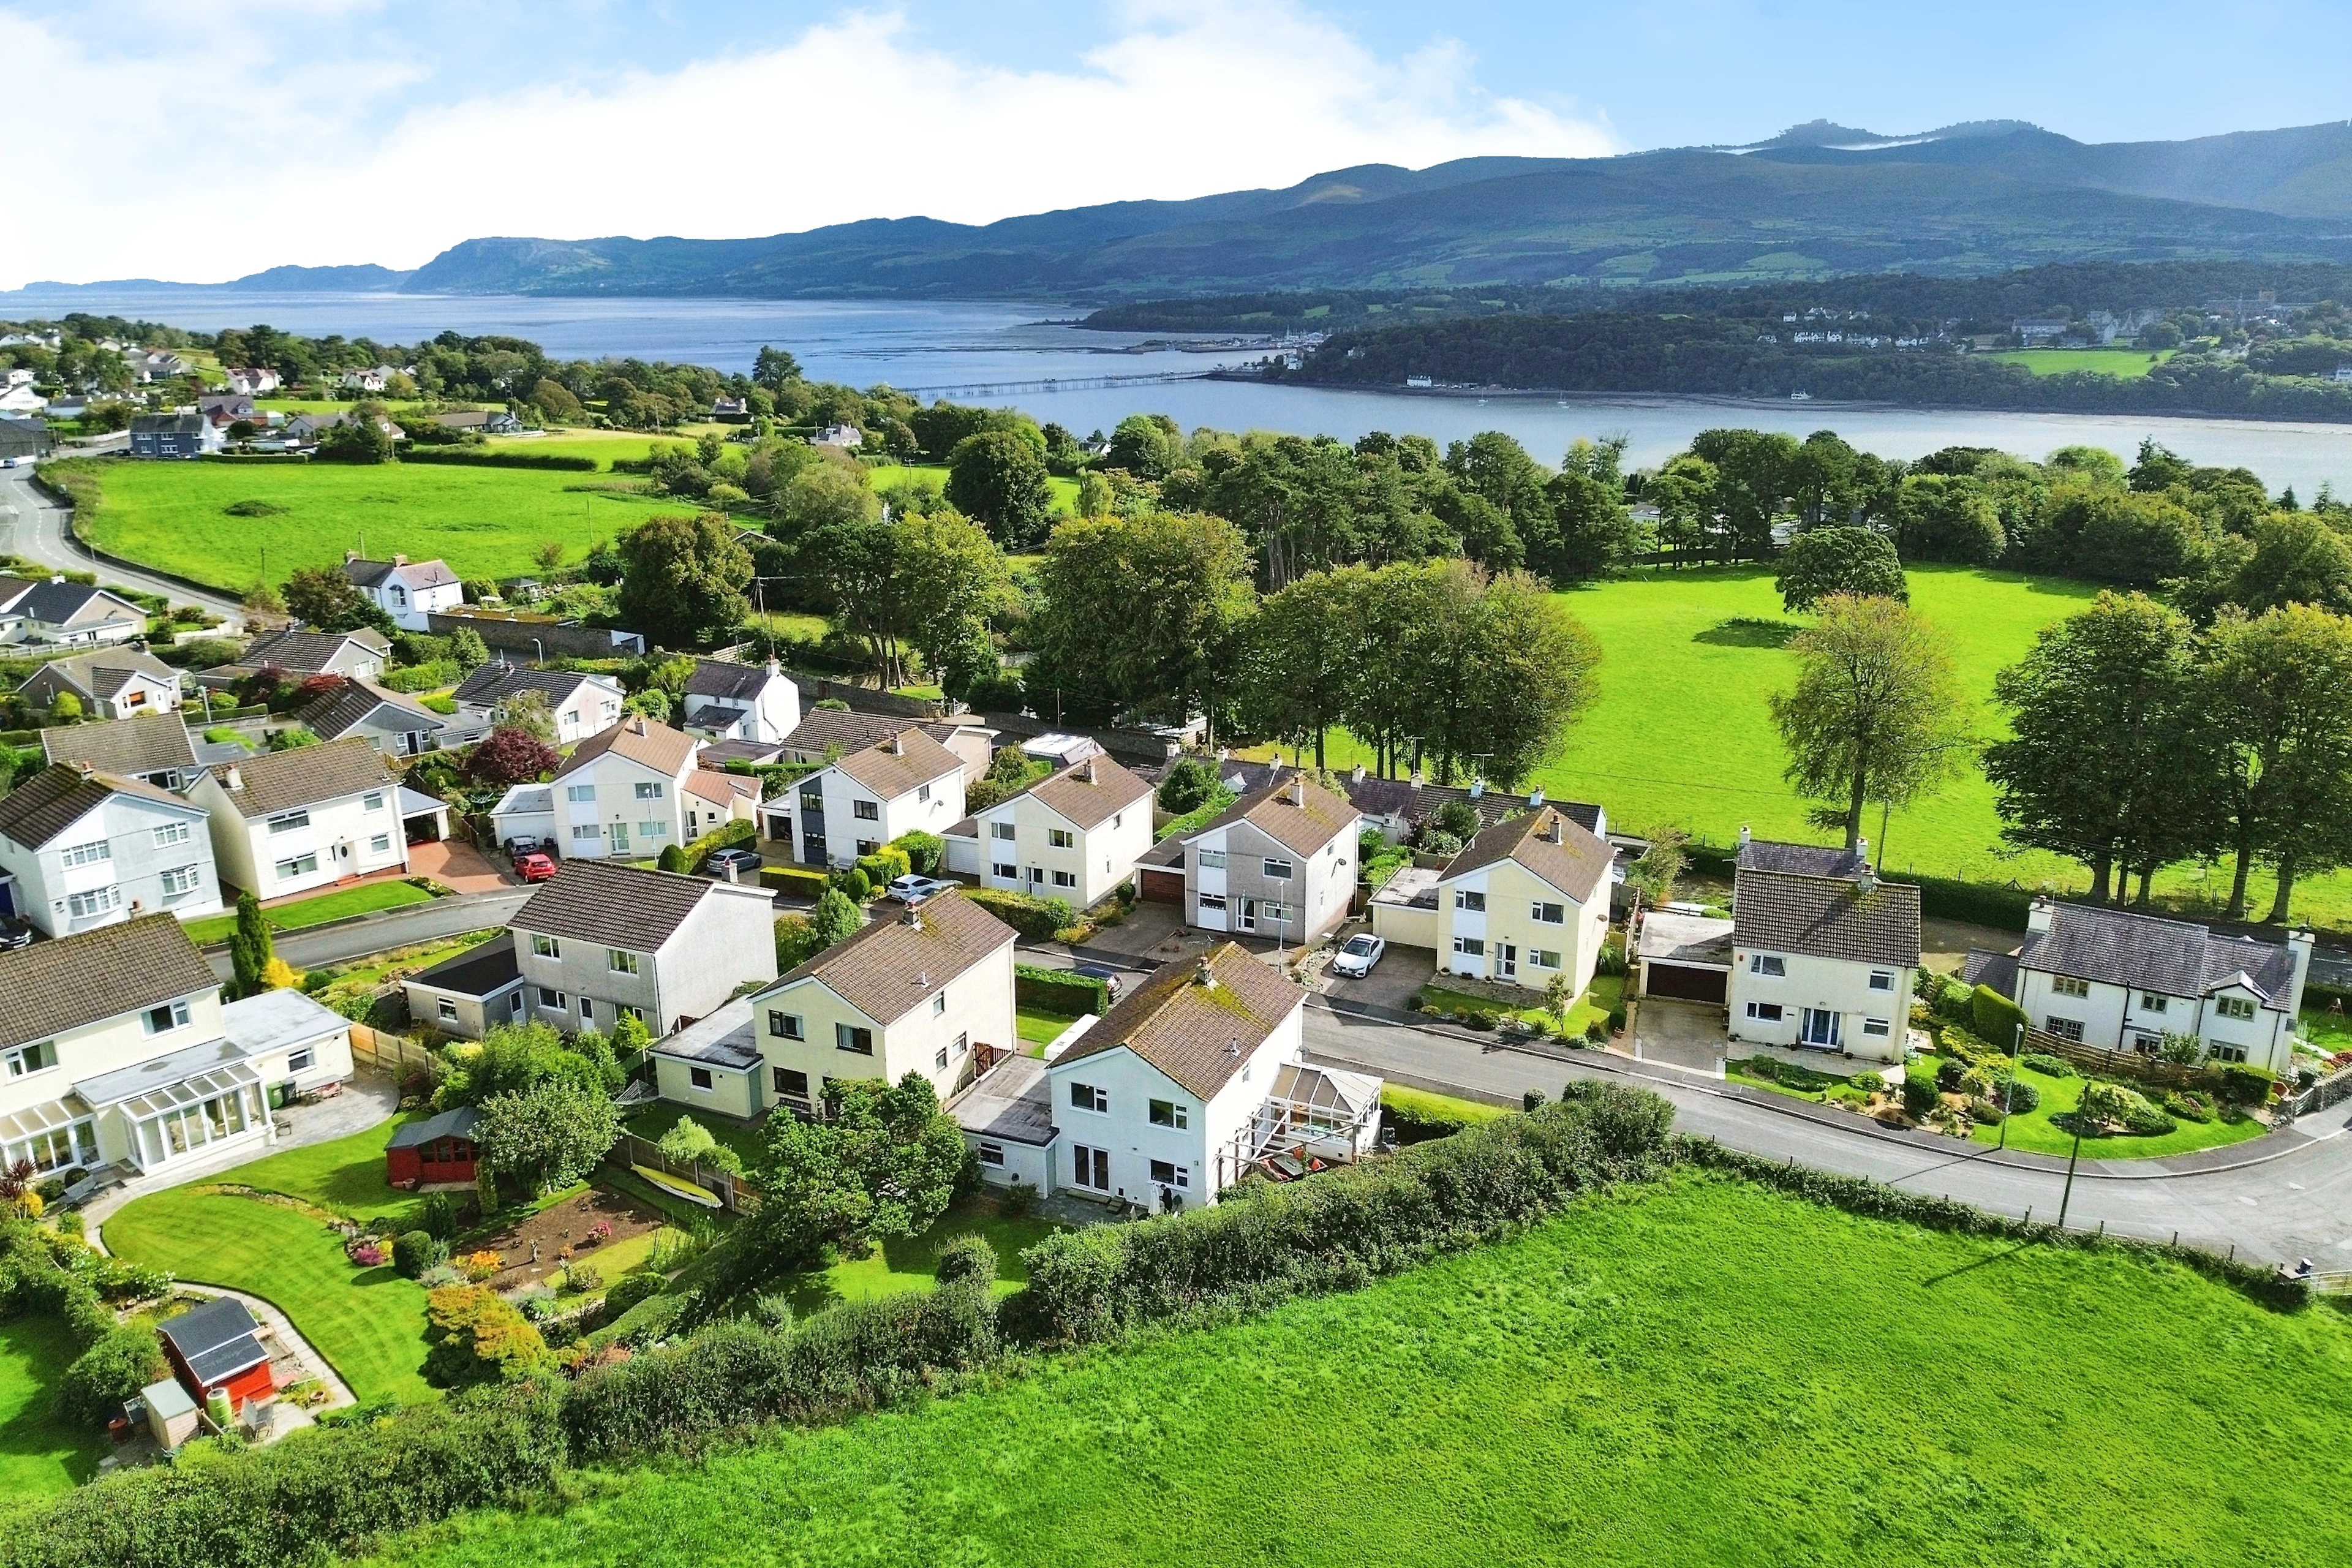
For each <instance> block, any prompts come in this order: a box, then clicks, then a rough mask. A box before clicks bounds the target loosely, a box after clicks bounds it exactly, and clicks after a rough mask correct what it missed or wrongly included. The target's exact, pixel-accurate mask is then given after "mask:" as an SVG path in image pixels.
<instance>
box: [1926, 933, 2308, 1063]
mask: <svg viewBox="0 0 2352 1568" xmlns="http://www.w3.org/2000/svg"><path fill="white" fill-rule="evenodd" d="M2311 952H2312V933H2311V932H2309V931H2292V932H2290V933H2288V936H2287V940H2286V941H2285V942H2258V941H2256V940H2254V939H2253V938H2252V937H2240V936H2217V935H2215V934H2214V933H2213V932H2212V931H2210V929H2208V928H2207V927H2205V926H2202V925H2199V924H2197V923H2196V922H2194V921H2174V920H2164V919H2160V918H2158V916H2155V915H2143V914H2135V913H2133V912H2131V911H2129V910H2103V909H2098V908H2095V907H2094V906H2091V905H2088V904H2061V903H2053V901H2052V900H2048V899H2037V900H2034V904H2033V909H2032V912H2031V913H2029V914H2028V915H2027V917H2026V936H2025V942H2024V943H2023V944H2022V945H2021V946H2019V947H2017V948H2015V949H2013V950H2012V951H2011V952H2006V953H1994V952H1982V951H1978V952H1970V953H1969V956H1968V960H1967V963H1966V964H1965V965H1964V966H1963V968H1962V970H1961V975H1962V977H1963V978H1965V979H1967V980H1968V981H1969V982H1970V983H1971V984H1983V985H1990V986H1991V987H1992V988H1993V989H1994V990H1996V991H1998V992H2000V994H2002V995H2004V996H2007V997H2009V998H2011V1000H2012V1001H2014V1002H2016V1004H2017V1005H2019V1006H2021V1007H2022V1008H2024V1009H2025V1015H2026V1017H2027V1018H2028V1019H2030V1020H2031V1027H2032V1029H2034V1030H2035V1031H2038V1032H2039V1033H2042V1034H2044V1035H2049V1036H2052V1037H2055V1038H2057V1039H2061V1040H2064V1041H2067V1042H2070V1043H2071V1044H2074V1045H2079V1046H2092V1047H2097V1048H2099V1049H2102V1050H2113V1051H2137V1052H2140V1053H2141V1054H2143V1055H2147V1056H2155V1055H2158V1054H2159V1053H2161V1052H2162V1050H2163V1049H2164V1037H2165V1036H2167V1035H2188V1036H2192V1037H2195V1038H2196V1039H2197V1040H2198V1042H2199V1043H2200V1046H2201V1047H2202V1049H2203V1053H2204V1059H2205V1060H2207V1061H2211V1062H2245V1063H2248V1064H2249V1065H2251V1066H2253V1067H2257V1068H2262V1069H2263V1071H2264V1072H2267V1073H2270V1074H2271V1075H2273V1077H2284V1076H2285V1075H2286V1073H2287V1070H2288V1068H2290V1067H2291V1066H2292V1065H2293V1062H2294V1026H2295V1017H2296V1015H2297V1014H2298V1013H2299V1012H2300V1011H2301V1009H2302V1006H2303V987H2304V982H2305V977H2306V976H2307V975H2308V974H2309V973H2310V969H2311ZM1993 1044H1995V1045H1997V1046H2000V1047H2004V1048H2006V1047H2009V1046H2010V1045H2011V1042H2010V1041H2006V1040H1996V1041H1994V1042H1993Z"/></svg>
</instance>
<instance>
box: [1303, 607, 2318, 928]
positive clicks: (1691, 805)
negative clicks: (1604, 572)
mask: <svg viewBox="0 0 2352 1568" xmlns="http://www.w3.org/2000/svg"><path fill="white" fill-rule="evenodd" d="M1910 586H1911V603H1912V605H1913V606H1914V607H1915V608H1916V609H1917V610H1918V611H1919V612H1920V614H1921V615H1923V616H1926V617H1927V619H1928V620H1929V621H1931V622H1933V623H1934V624H1935V625H1936V626H1937V627H1938V628H1940V629H1941V630H1942V631H1943V632H1944V634H1945V635H1946V637H1948V641H1949V647H1950V649H1951V653H1952V658H1953V661H1954V663H1955V664H1956V665H1957V666H1958V673H1959V679H1960V685H1961V689H1963V690H1964V691H1965V692H1967V693H1968V694H1969V715H1970V717H1971V718H1972V720H1973V721H1975V723H1976V726H1977V729H1978V731H1979V733H1980V734H1983V735H1986V736H1990V735H1992V734H1994V733H1996V732H1997V729H1998V721H1999V715H1998V710H1995V709H1994V708H1993V707H1992V701H1991V699H1992V681H1993V675H1994V672H1996V671H1997V670H1999V669H2000V668H2002V667H2003V666H2005V665H2009V664H2013V663H2015V662H2016V661H2017V660H2018V659H2019V658H2022V657H2023V656H2024V654H2025V653H2026V651H2027V650H2028V649H2029V648H2030V647H2032V642H2033V636H2034V634H2035V633H2036V632H2037V631H2039V630H2040V629H2041V628H2042V627H2043V626H2048V625H2049V624H2050V623H2051V622H2053V621H2056V620H2059V619H2062V618H2063V617H2064V616H2068V615H2071V614H2073V613H2074V612H2075V611H2077V610H2079V609H2082V608H2083V607H2084V606H2085V605H2088V604H2089V603H2090V601H2091V600H2092V599H2093V598H2094V597H2095V596H2096V594H2097V589H2096V587H2095V585H2093V584H2088V583H2077V582H2073V581H2070V580H2068V579H2065V578H2059V577H2034V576H2028V575H2025V574H2020V573H2015V572H1986V571H1979V570H1973V569H1969V568H1961V567H1952V566H1914V567H1912V568H1911V569H1910ZM1563 597H1564V598H1565V600H1566V603H1567V605H1568V607H1569V608H1570V610H1571V611H1573V612H1574V613H1575V615H1576V616H1577V617H1578V618H1579V619H1580V620H1582V621H1583V622H1584V624H1585V625H1586V626H1589V627H1591V630H1592V633H1593V635H1594V636H1595V637H1597V638H1598V639H1599V641H1600V643H1601V655H1602V657H1601V668H1600V673H1599V684H1600V690H1599V696H1598V699H1597V700H1596V701H1595V702H1594V703H1593V705H1592V707H1591V710H1590V711H1589V712H1588V713H1587V714H1586V716H1585V717H1584V719H1583V721H1581V722H1580V723H1579V724H1577V725H1576V727H1575V728H1574V729H1573V730H1571V731H1570V733H1569V737H1568V740H1567V742H1566V743H1565V745H1564V746H1563V747H1562V748H1561V751H1560V754H1559V756H1558V757H1557V758H1556V759H1555V760H1554V761H1553V762H1551V763H1549V764H1548V765H1546V766H1544V767H1542V768H1539V769H1538V770H1537V771H1536V773H1534V774H1533V776H1531V777H1530V778H1528V780H1527V781H1526V787H1532V786H1533V785H1537V784H1540V785H1542V786H1543V789H1544V793H1545V794H1546V795H1549V797H1551V798H1552V799H1555V800H1562V799H1565V800H1590V801H1599V802H1601V804H1603V805H1606V806H1607V807H1608V808H1609V819H1610V823H1611V825H1612V827H1615V828H1617V829H1618V830H1620V831H1623V832H1634V833H1638V832H1641V831H1643V830H1645V829H1647V828H1651V827H1654V826H1662V825H1667V824H1672V825H1674V826H1680V827H1682V828H1684V829H1685V830H1687V831H1688V832H1689V833H1690V834H1691V835H1692V836H1693V837H1695V838H1697V839H1699V840H1701V841H1702V842H1706V843H1712V844H1715V845H1718V846H1727V845H1731V844H1735V843H1737V842H1738V837H1739V828H1740V825H1741V824H1742V823H1746V824H1748V825H1749V826H1752V827H1753V828H1754V829H1755V831H1756V833H1757V835H1758V836H1759V837H1777V838H1793V839H1809V840H1818V839H1820V838H1821V837H1822V835H1820V834H1819V833H1817V832H1815V831H1813V830H1812V829H1811V828H1810V827H1808V826H1806V822H1805V804H1804V803H1803V802H1802V801H1801V800H1799V799H1798V798H1797V797H1796V795H1793V794H1791V793H1790V789H1789V787H1788V785H1787V784H1785V783H1784V782H1783V781H1782V778H1781V769H1782V767H1783V766H1784V765H1785V763H1786V758H1785V755H1784V753H1783V752H1782V749H1781V745H1780V735H1779V733H1778V732H1777V731H1775V730H1774V729H1773V727H1772V716H1771V714H1770V712H1769V710H1767V708H1766V705H1765V700H1766V698H1767V697H1768V696H1769V695H1770V694H1771V693H1772V692H1775V691H1778V690H1782V689H1786V688H1787V686H1788V685H1789V684H1790V680H1791V679H1793V668H1794V656H1792V655H1791V654H1790V653H1789V652H1788V651H1787V650H1786V649H1784V648H1783V647H1780V638H1778V637H1772V636H1768V635H1763V634H1760V633H1759V632H1757V631H1756V630H1754V629H1753V628H1749V627H1744V626H1731V625H1728V624H1727V623H1728V622H1730V621H1732V620H1733V619H1734V618H1736V617H1745V618H1758V619H1765V620H1774V619H1780V618H1782V617H1781V609H1780V595H1779V594H1777V593H1775V592H1774V591H1773V588H1772V573H1771V569H1770V568H1769V567H1763V566H1743V567H1720V568H1717V567H1708V568H1701V569H1697V570H1694V571H1686V572H1675V571H1668V570H1664V569H1661V570H1659V571H1656V572H1654V573H1649V574H1641V575H1636V576H1632V577H1627V578H1623V579H1621V580H1618V581H1613V582H1609V583H1603V584H1597V585H1595V586H1593V587H1590V588H1584V589H1579V590H1577V591H1575V592H1573V593H1570V594H1568V595H1564V596H1563ZM1331 741H1332V742H1333V744H1332V745H1331V746H1330V747H1328V762H1329V764H1330V766H1331V767H1332V768H1333V769H1334V770H1335V771H1336V770H1342V769H1345V768H1348V767H1350V766H1352V765H1353V764H1355V763H1358V762H1364V763H1367V764H1369V763H1370V760H1371V759H1370V755H1369V753H1367V752H1363V751H1362V749H1361V748H1360V747H1358V746H1357V745H1355V743H1354V742H1352V740H1351V739H1350V738H1349V737H1348V736H1346V735H1343V734H1336V733H1335V734H1334V735H1333V736H1332V737H1331ZM1867 831H1868V833H1869V836H1870V837H1871V839H1872V840H1873V841H1874V843H1875V842H1876V841H1877V840H1878V839H1879V837H1880V834H1879V829H1878V814H1877V812H1875V811H1873V812H1871V813H1870V817H1869V822H1868V825H1867ZM1885 845H1886V851H1887V861H1886V864H1887V866H1888V868H1890V869H1893V870H1896V871H1906V870H1907V871H1918V872H1923V873H1927V874H1931V875H1935V876H1942V877H1959V878H1966V879H1972V880H1977V881H1988V882H2008V881H2010V880H2011V879H2015V880H2017V881H2018V882H2020V883H2021V884H2024V885H2026V886H2034V885H2038V884H2039V883H2041V882H2042V880H2044V879H2049V880H2051V881H2053V882H2054V883H2056V884H2057V885H2060V886H2063V887H2071V888H2076V889H2080V888H2084V887H2087V886H2088V885H2089V877H2088V875H2087V873H2086V872H2085V871H2084V869H2083V868H2082V867H2081V866H2080V865H2078V864H2076V863H2075V862H2074V861H2070V860H2062V859H2060V858H2057V857H2056V856H2053V855H2046V854H2042V853H2040V852H2023V853H2021V852H2017V851H2014V850H2011V849H2010V848H2009V847H2007V846H2005V845H2004V844H2002V842H2001V840H2000V817H1999V816H1997V815H1996V814H1995V812H1994V810H1993V794H1992V785H1991V784H1990V783H1988V782H1987V781H1986V780H1985V778H1984V776H1983V775H1982V774H1981V773H1978V772H1976V771H1974V770H1973V769H1971V770H1970V771H1969V773H1968V774H1967V776H1965V777H1964V778H1961V779H1959V780H1958V781H1955V782H1954V783H1951V784H1947V785H1946V786H1945V787H1944V790H1943V793H1942V794H1940V795H1937V797H1936V798H1934V799H1933V800H1928V801H1923V802H1921V803H1919V804H1918V805H1914V806H1912V807H1910V808H1909V809H1907V810H1904V811H1898V812H1896V813H1895V815H1894V818H1893V820H1892V822H1891V824H1890V825H1889V827H1888V830H1887V832H1886V834H1885ZM2229 879H2230V870H2229V868H2228V866H2226V865H2224V866H2222V867H2220V868H2217V870H2216V871H2215V873H2214V875H2213V876H2212V878H2211V879H2210V880H2200V879H2199V878H2198V877H2197V876H2196V873H2195V869H2194V868H2179V869H2175V870H2172V871H2168V872H2166V873H2165V874H2163V875H2160V876H2159V877H2158V879H2157V889H2158V892H2159V893H2170V894H2173V895H2176V896H2181V897H2188V896H2194V895H2200V894H2201V895H2204V896H2207V897H2209V898H2210V899H2211V900H2213V901H2215V902H2216V903H2218V902H2219V900H2221V898H2222V897H2224V896H2226V895H2227V893H2228V891H2229ZM2252 887H2253V888H2254V889H2256V890H2255V893H2254V897H2255V898H2256V899H2257V900H2258V902H2257V904H2256V907H2257V908H2258V909H2261V908H2267V907H2268V901H2269V899H2270V884H2269V882H2268V880H2267V879H2266V877H2265V875H2264V874H2263V872H2262V871H2260V870H2257V871H2256V873H2255V875H2254V878H2253V880H2252ZM2295 913H2296V915H2297V916H2298V917H2299V918H2302V919H2306V920H2315V921H2320V922H2322V923H2324V924H2336V923H2343V924H2352V875H2347V874H2345V873H2342V872H2337V873H2334V874H2331V875H2329V876H2327V877H2325V878H2306V879H2303V880H2302V881H2301V882H2299V883H2298V884H2297V885H2296V888H2295Z"/></svg>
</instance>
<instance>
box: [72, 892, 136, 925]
mask: <svg viewBox="0 0 2352 1568" xmlns="http://www.w3.org/2000/svg"><path fill="white" fill-rule="evenodd" d="M121 907H122V889H121V887H120V886H118V885H116V884H115V883H112V882H109V883H108V884H107V885H106V886H104V887H103V888H90V889H86V890H84V891H82V892H79V893H68V894H67V895H66V913H67V914H68V915H70V916H72V917H73V918H74V919H75V920H78V921H80V920H88V919H89V917H90V916H92V915H102V914H107V913H109V912H110V911H112V910H119V909H121Z"/></svg>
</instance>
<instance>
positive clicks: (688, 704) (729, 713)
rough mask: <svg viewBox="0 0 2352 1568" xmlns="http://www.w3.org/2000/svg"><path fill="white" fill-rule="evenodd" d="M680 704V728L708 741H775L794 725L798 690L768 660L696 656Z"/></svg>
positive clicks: (798, 714)
mask: <svg viewBox="0 0 2352 1568" xmlns="http://www.w3.org/2000/svg"><path fill="white" fill-rule="evenodd" d="M684 707H685V715H684V722H685V725H686V727H687V728H688V729H689V730H693V731H698V732H699V733H702V734H707V735H709V737H710V738H711V739H712V740H715V741H772V742H779V743H781V742H782V740H783V739H784V737H785V736H787V735H789V734H791V733H792V732H793V731H794V730H795V729H797V728H798V727H799V726H800V721H801V689H800V688H799V687H798V686H795V685H794V684H793V680H792V678H791V677H790V676H788V675H786V674H785V673H784V671H783V667H782V665H780V664H778V663H777V662H776V661H775V660H774V659H770V660H768V662H767V663H766V664H764V665H758V664H730V663H728V662H726V661H725V660H723V659H716V658H698V659H696V660H695V661H694V673H693V674H692V675H690V676H688V678H687V681H686V701H685V704H684Z"/></svg>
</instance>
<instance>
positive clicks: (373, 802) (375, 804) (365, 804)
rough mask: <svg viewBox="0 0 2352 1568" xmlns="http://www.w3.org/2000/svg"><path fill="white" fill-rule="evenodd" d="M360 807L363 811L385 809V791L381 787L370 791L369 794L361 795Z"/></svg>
mask: <svg viewBox="0 0 2352 1568" xmlns="http://www.w3.org/2000/svg"><path fill="white" fill-rule="evenodd" d="M360 809H361V810H362V811H382V810H383V791H382V790H380V789H372V790H370V791H368V792H367V794H365V795H362V796H360Z"/></svg>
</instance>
